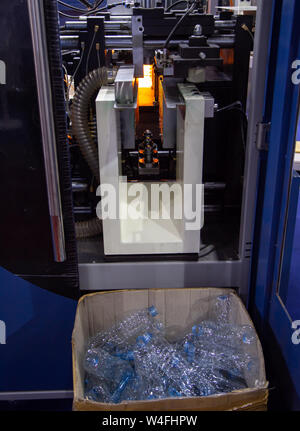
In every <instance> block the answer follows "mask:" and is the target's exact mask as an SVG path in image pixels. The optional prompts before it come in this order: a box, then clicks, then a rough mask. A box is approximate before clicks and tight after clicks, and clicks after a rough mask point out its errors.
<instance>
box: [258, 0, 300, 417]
mask: <svg viewBox="0 0 300 431" xmlns="http://www.w3.org/2000/svg"><path fill="white" fill-rule="evenodd" d="M278 4H280V6H281V16H280V27H279V28H280V31H279V38H278V44H277V46H276V50H277V64H276V69H275V71H274V72H275V76H274V86H273V95H272V98H273V105H272V114H271V118H270V120H271V129H270V135H269V149H268V157H267V163H266V172H265V182H264V198H263V204H262V208H261V214H260V215H259V219H260V220H259V223H260V231H259V250H258V259H257V273H256V283H255V284H256V285H255V294H254V316H255V321H256V323H257V324H258V329H259V332H260V335H261V338H262V341H263V344H264V347H265V353H266V357H267V358H268V361H269V363H270V365H269V366H270V369H272V371H271V376H272V377H274V382H276V383H275V385H276V386H278V387H280V390H281V392H282V394H283V399H285V401H286V400H288V399H289V398H290V400H289V401H288V405H287V407H288V408H293V406H295V405H298V407H299V405H300V369H299V365H298V366H297V364H299V363H300V347H299V345H295V344H293V342H292V336H293V332H294V331H295V329H294V328H293V327H292V319H291V316H290V314H289V311H288V310H287V308H286V307H285V304H284V302H283V301H282V298H281V296H280V286H281V285H282V283H283V282H284V280H285V278H284V277H283V278H282V277H281V274H282V268H283V263H284V256H285V255H286V250H287V248H288V247H289V246H290V245H291V244H289V243H288V241H287V239H289V238H290V232H289V230H290V228H292V227H293V226H288V221H291V214H292V210H293V207H294V205H293V200H291V199H290V197H291V196H292V193H291V192H292V189H293V188H294V187H295V186H294V184H295V183H294V181H293V175H292V169H293V160H294V148H295V140H296V139H295V138H296V130H297V122H298V107H299V84H298V85H297V84H296V82H295V79H293V77H294V76H295V68H294V66H295V60H296V59H300V38H299V36H300V29H299V26H298V25H297V18H298V20H299V16H300V4H299V2H298V1H296V0H282V1H281V2H280V1H278ZM271 72H272V71H270V73H271ZM298 74H299V73H298ZM267 102H268V100H267V101H266V106H267ZM287 227H288V229H287ZM299 318H300V316H299ZM276 352H277V353H276ZM292 394H293V395H292ZM298 403H299V404H298Z"/></svg>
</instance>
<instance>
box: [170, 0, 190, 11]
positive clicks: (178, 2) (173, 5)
mask: <svg viewBox="0 0 300 431" xmlns="http://www.w3.org/2000/svg"><path fill="white" fill-rule="evenodd" d="M187 2H188V0H178V1H177V2H175V3H173V4H171V5H170V6H169V7H167V9H166V10H165V12H169V11H170V10H171V9H173V7H175V6H177V5H179V4H180V3H187Z"/></svg>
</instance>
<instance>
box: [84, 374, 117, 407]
mask: <svg viewBox="0 0 300 431" xmlns="http://www.w3.org/2000/svg"><path fill="white" fill-rule="evenodd" d="M84 383H85V398H87V399H88V400H91V401H96V402H99V403H111V401H112V400H111V394H110V392H109V388H108V386H107V385H106V383H105V382H104V381H103V380H102V379H99V378H98V377H96V376H93V375H87V376H86V378H85V382H84Z"/></svg>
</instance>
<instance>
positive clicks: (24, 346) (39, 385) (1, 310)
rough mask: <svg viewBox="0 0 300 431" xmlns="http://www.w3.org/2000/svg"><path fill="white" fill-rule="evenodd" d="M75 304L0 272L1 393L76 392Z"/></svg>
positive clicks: (5, 272)
mask: <svg viewBox="0 0 300 431" xmlns="http://www.w3.org/2000/svg"><path fill="white" fill-rule="evenodd" d="M76 305H77V303H76V301H73V300H71V299H67V298H64V297H62V296H58V295H55V294H53V293H50V292H48V291H45V290H43V289H41V288H39V287H36V286H34V285H32V284H30V283H28V282H26V281H24V280H22V279H21V278H18V277H16V276H15V275H13V274H11V273H9V272H7V271H5V270H3V269H2V268H0V320H2V321H4V322H5V324H6V331H7V340H6V342H7V343H6V345H0V391H40V390H70V389H72V356H71V335H72V329H73V324H74V317H75V311H76Z"/></svg>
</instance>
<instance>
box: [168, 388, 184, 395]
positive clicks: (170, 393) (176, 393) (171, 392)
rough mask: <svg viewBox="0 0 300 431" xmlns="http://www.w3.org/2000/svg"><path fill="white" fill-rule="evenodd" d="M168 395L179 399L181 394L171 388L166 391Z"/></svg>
mask: <svg viewBox="0 0 300 431" xmlns="http://www.w3.org/2000/svg"><path fill="white" fill-rule="evenodd" d="M168 394H169V395H170V397H181V394H180V393H179V392H178V391H177V390H176V389H175V388H172V387H170V388H169V389H168Z"/></svg>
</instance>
